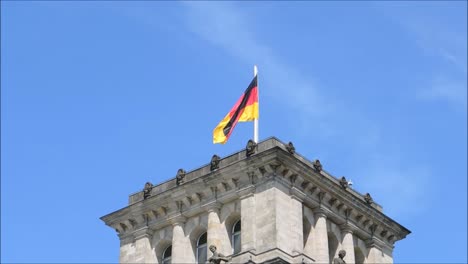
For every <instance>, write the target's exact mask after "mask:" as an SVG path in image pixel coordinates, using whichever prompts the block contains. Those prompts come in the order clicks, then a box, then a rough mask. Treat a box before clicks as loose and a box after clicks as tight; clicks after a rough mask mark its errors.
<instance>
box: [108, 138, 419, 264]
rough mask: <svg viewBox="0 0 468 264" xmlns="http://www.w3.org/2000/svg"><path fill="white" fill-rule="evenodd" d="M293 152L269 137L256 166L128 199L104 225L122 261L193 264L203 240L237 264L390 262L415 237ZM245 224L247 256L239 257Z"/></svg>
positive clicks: (235, 166) (238, 164)
mask: <svg viewBox="0 0 468 264" xmlns="http://www.w3.org/2000/svg"><path fill="white" fill-rule="evenodd" d="M291 146H292V144H289V145H287V144H284V143H282V142H280V141H279V140H277V139H276V138H270V139H267V140H265V141H263V142H260V143H259V144H258V145H257V146H256V149H255V153H254V154H252V155H250V156H249V157H247V156H246V150H243V151H240V152H237V153H235V154H233V155H231V156H228V157H225V158H220V159H219V163H217V164H214V163H213V161H212V162H211V164H208V165H206V166H203V167H201V168H199V169H196V170H193V171H191V172H187V173H185V174H184V175H182V178H181V177H179V178H181V179H182V180H181V181H179V184H177V181H176V179H172V180H170V181H167V182H164V183H162V184H159V185H156V186H150V188H149V189H150V190H148V191H147V192H146V195H145V196H146V198H145V197H144V191H141V192H138V193H135V194H132V195H130V199H129V205H128V206H127V207H125V208H123V209H120V210H118V211H116V212H113V213H111V214H108V215H106V216H103V217H102V218H101V219H102V220H103V221H104V222H105V223H106V224H107V225H108V226H110V227H112V228H114V229H115V230H116V231H117V233H118V235H119V238H120V262H121V263H162V256H163V253H164V251H165V250H166V249H167V248H168V247H169V246H170V245H172V257H171V263H196V261H197V250H196V247H197V240H198V238H199V237H200V236H201V235H202V234H204V233H206V234H207V244H208V245H211V244H214V245H216V246H217V248H218V252H220V253H222V254H224V255H227V256H231V257H232V260H231V262H232V263H247V262H250V263H252V262H253V263H330V262H331V261H332V260H333V258H335V257H337V256H338V251H339V250H341V249H344V250H346V252H347V254H346V257H345V258H344V260H346V263H393V257H392V252H393V248H394V243H395V242H396V241H398V240H401V239H403V238H404V237H405V236H406V235H408V234H409V233H410V231H409V230H407V229H406V228H404V227H403V226H401V225H399V224H398V223H396V222H395V221H393V220H392V219H390V218H389V217H387V216H386V215H384V214H383V212H382V207H381V206H380V205H378V204H377V203H375V202H373V201H371V200H369V199H367V200H366V199H365V198H364V195H362V194H360V193H358V192H356V191H355V190H353V189H352V188H349V187H347V186H345V185H343V182H342V184H340V180H338V179H336V178H335V177H333V176H331V175H330V174H328V173H327V172H326V171H324V170H321V169H320V168H318V169H317V166H315V167H314V163H313V162H310V161H308V160H307V159H305V158H304V157H302V156H301V155H299V154H298V153H296V152H295V151H294V147H292V149H291ZM213 160H214V161H215V163H216V162H218V161H217V158H214V159H213ZM212 169H213V170H212ZM368 197H370V196H368ZM238 220H241V235H240V238H241V239H240V241H241V249H240V252H237V253H235V254H233V245H232V228H233V226H234V224H235V223H237V221H238ZM207 255H208V257H209V256H210V253H208V254H207Z"/></svg>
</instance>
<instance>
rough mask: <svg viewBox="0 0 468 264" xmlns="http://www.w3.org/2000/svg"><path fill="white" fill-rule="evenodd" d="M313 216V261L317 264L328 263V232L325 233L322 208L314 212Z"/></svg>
mask: <svg viewBox="0 0 468 264" xmlns="http://www.w3.org/2000/svg"><path fill="white" fill-rule="evenodd" d="M314 216H315V219H316V221H315V228H314V237H315V238H316V239H315V254H316V255H315V256H313V257H315V260H316V262H317V263H329V262H330V257H329V254H328V231H327V215H326V213H325V211H324V210H323V209H322V208H317V209H316V210H314Z"/></svg>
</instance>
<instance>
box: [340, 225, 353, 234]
mask: <svg viewBox="0 0 468 264" xmlns="http://www.w3.org/2000/svg"><path fill="white" fill-rule="evenodd" d="M340 230H341V232H342V233H350V234H352V233H353V229H352V227H351V226H350V225H349V224H348V223H344V224H342V225H340Z"/></svg>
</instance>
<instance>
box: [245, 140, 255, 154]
mask: <svg viewBox="0 0 468 264" xmlns="http://www.w3.org/2000/svg"><path fill="white" fill-rule="evenodd" d="M256 150H257V143H255V141H253V140H251V139H249V141H248V142H247V146H246V147H245V151H246V153H245V155H246V156H247V157H250V156H251V155H253V154H255V151H256Z"/></svg>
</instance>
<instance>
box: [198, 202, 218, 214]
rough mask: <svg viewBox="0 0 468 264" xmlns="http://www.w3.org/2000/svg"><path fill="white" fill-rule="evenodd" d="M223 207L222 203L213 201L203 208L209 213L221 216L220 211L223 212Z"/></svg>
mask: <svg viewBox="0 0 468 264" xmlns="http://www.w3.org/2000/svg"><path fill="white" fill-rule="evenodd" d="M222 206H223V204H222V203H220V202H218V201H212V202H210V203H207V204H204V205H203V206H202V208H203V209H204V210H206V211H208V213H211V212H215V213H217V214H219V211H220V210H221V207H222Z"/></svg>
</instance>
